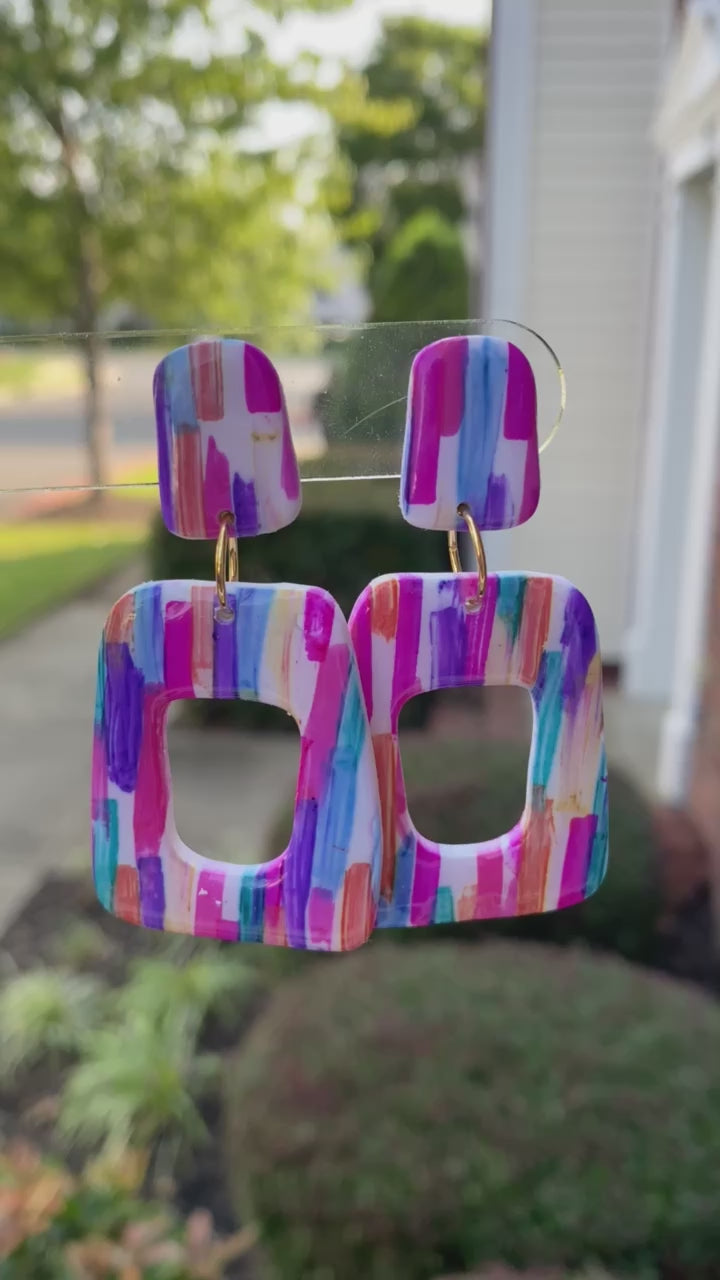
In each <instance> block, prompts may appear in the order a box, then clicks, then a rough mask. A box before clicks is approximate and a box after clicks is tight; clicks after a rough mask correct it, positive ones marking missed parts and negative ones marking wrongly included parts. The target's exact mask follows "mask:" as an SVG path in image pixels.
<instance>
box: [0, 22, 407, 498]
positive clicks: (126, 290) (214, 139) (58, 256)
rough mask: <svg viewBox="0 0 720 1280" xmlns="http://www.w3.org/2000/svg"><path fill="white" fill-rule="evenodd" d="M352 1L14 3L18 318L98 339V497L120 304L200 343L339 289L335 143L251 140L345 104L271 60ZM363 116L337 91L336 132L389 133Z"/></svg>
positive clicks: (346, 86)
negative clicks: (267, 115)
mask: <svg viewBox="0 0 720 1280" xmlns="http://www.w3.org/2000/svg"><path fill="white" fill-rule="evenodd" d="M345 3H347V0H282V3H279V2H277V0H247V2H246V3H245V4H244V5H243V6H242V8H240V7H238V10H237V13H236V14H235V15H234V16H233V21H232V23H228V21H227V15H226V18H225V22H224V26H223V27H222V28H221V29H218V23H217V22H216V21H215V19H214V18H213V12H214V10H213V6H212V4H211V2H210V0H0V278H1V279H2V309H3V313H4V315H5V316H6V317H9V318H11V319H12V320H14V321H15V322H19V321H23V322H29V323H31V324H35V325H39V324H44V323H53V324H57V323H58V322H60V323H65V324H66V325H67V326H68V327H70V328H72V329H74V330H77V331H78V332H82V333H83V334H86V335H87V337H86V338H85V341H84V353H85V364H86V370H87V404H86V436H87V445H88V455H89V470H90V478H91V483H92V484H93V485H101V484H102V483H104V481H105V479H106V475H107V447H108V436H109V429H108V425H107V421H106V414H105V411H104V405H103V394H102V378H101V370H100V361H101V355H102V346H101V342H100V338H99V336H98V331H99V328H100V324H101V319H102V316H103V314H104V312H105V308H107V307H108V306H109V305H110V304H112V303H113V302H124V303H126V304H130V305H131V306H132V307H133V309H134V310H135V311H136V312H138V313H140V314H145V315H147V316H149V317H152V320H153V323H156V324H169V325H178V326H181V327H185V328H191V327H193V326H196V325H199V326H202V325H205V324H207V325H211V324H212V325H217V326H227V327H233V328H246V327H251V326H253V325H257V324H260V323H262V324H267V323H269V324H272V323H273V322H277V321H278V320H282V321H283V322H284V323H291V322H292V321H293V320H294V319H300V318H302V316H303V314H304V313H305V309H306V307H307V304H308V301H309V297H310V291H311V287H312V286H315V285H317V284H319V283H322V279H323V266H324V263H325V262H326V261H327V260H328V253H327V250H328V248H329V246H330V245H331V243H332V227H331V221H330V218H329V216H328V214H327V200H326V192H325V191H324V184H325V183H326V182H327V184H328V186H329V187H332V188H333V189H334V190H335V197H334V198H336V199H337V198H339V196H338V188H337V185H336V184H337V181H338V180H340V182H342V178H341V175H339V174H338V170H337V168H336V167H335V166H334V165H333V153H332V138H331V136H330V135H329V134H328V133H325V134H324V135H323V136H322V137H319V138H318V139H309V140H306V141H305V142H304V143H302V144H299V146H298V147H297V148H294V149H293V150H292V151H288V150H287V149H279V150H274V151H273V150H270V149H268V147H267V145H263V142H264V141H265V142H266V138H265V139H264V135H263V133H262V130H259V131H258V130H257V128H255V132H254V136H253V135H252V134H250V135H249V134H248V131H249V130H250V131H252V130H253V128H254V127H255V126H256V124H257V112H258V109H259V108H261V107H262V106H263V105H264V104H266V103H267V102H269V101H272V100H284V101H290V102H291V101H305V102H315V103H317V104H319V105H324V104H326V102H327V100H328V93H327V92H325V93H323V91H322V90H321V89H319V88H318V87H317V77H316V76H315V74H314V72H315V66H314V62H313V59H312V58H310V57H303V58H301V59H298V60H297V61H296V63H295V64H294V65H293V66H292V67H290V68H283V67H279V66H276V65H274V64H273V62H272V60H271V58H270V57H269V54H268V50H267V46H266V40H265V38H264V34H263V33H264V32H266V31H267V28H268V24H269V23H270V22H272V20H273V19H274V18H277V17H279V16H284V15H286V14H287V13H288V12H289V11H291V10H293V9H298V8H303V9H330V8H338V7H342V5H343V4H345ZM228 44H231V46H232V50H233V51H231V52H229V51H228ZM363 101H364V87H363V82H362V80H361V77H359V76H352V75H347V76H345V77H344V78H343V79H342V81H341V82H340V84H339V85H337V86H336V87H335V89H334V90H333V92H332V102H333V110H334V112H335V115H336V118H337V119H338V120H341V121H352V120H356V119H357V118H358V113H359V115H360V117H362V118H364V122H365V123H364V126H363V127H367V128H370V130H371V131H372V127H373V126H372V120H373V110H374V119H375V121H376V124H377V125H378V127H380V128H389V127H395V125H394V122H393V120H392V118H390V123H389V124H388V123H387V122H386V121H385V114H386V113H385V114H384V113H383V111H382V110H381V109H379V107H381V104H379V106H378V107H376V108H373V105H372V104H368V107H367V111H366V112H365V115H364V116H363ZM405 116H407V108H406V107H404V106H402V105H401V108H400V114H399V116H398V117H397V118H398V119H399V120H402V119H403V118H404V117H405ZM390 117H392V112H391V113H390ZM303 149H304V151H305V157H304V158H305V159H306V160H307V163H305V164H303V163H301V160H302V159H303V154H302V153H303ZM323 149H324V150H323ZM309 152H312V154H308V153H309ZM298 153H300V154H298Z"/></svg>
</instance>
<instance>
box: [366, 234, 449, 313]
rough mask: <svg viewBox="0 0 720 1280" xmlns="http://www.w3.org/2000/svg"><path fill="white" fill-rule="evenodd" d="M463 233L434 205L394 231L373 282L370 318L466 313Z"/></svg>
mask: <svg viewBox="0 0 720 1280" xmlns="http://www.w3.org/2000/svg"><path fill="white" fill-rule="evenodd" d="M469 286H470V282H469V277H468V269H467V265H466V262H465V252H464V250H463V242H462V235H461V233H460V231H459V229H458V227H457V226H455V225H454V224H453V223H452V222H450V221H449V220H448V219H447V218H445V217H443V215H442V214H441V213H438V211H437V209H420V210H418V212H417V213H415V214H414V215H413V216H412V217H411V218H410V219H409V220H408V221H407V222H406V223H405V224H404V226H402V227H401V228H400V229H399V231H397V232H396V233H395V235H394V236H393V238H392V240H391V241H390V244H389V245H388V248H387V252H386V253H385V254H384V255H383V260H382V263H381V264H380V265H379V267H378V270H377V272H376V273H375V278H374V282H373V320H379V321H397V320H459V319H460V318H461V317H462V316H466V315H467V313H468V297H469Z"/></svg>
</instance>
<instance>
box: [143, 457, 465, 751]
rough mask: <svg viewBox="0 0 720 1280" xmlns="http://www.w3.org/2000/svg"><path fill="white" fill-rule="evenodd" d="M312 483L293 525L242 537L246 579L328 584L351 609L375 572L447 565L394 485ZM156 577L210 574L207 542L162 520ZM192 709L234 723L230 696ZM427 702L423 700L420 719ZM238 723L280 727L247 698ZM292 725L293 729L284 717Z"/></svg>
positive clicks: (154, 554)
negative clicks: (406, 517) (406, 511)
mask: <svg viewBox="0 0 720 1280" xmlns="http://www.w3.org/2000/svg"><path fill="white" fill-rule="evenodd" d="M349 488H350V486H347V485H331V484H323V485H307V486H305V488H304V490H303V513H302V515H301V517H300V519H299V520H297V521H296V522H295V524H293V525H292V526H291V527H290V528H288V529H281V530H280V532H279V533H275V534H273V536H272V538H256V539H244V540H243V542H242V546H241V550H240V557H241V560H240V563H241V569H240V572H241V576H242V578H243V581H250V582H253V581H256V582H297V583H312V584H313V585H315V586H319V587H324V588H325V589H326V590H327V591H329V592H330V594H331V595H332V596H334V598H335V599H336V600H337V602H338V604H339V605H340V608H341V609H342V610H343V612H344V613H345V614H346V615H348V614H349V613H350V610H351V608H352V606H353V605H354V603H355V601H356V599H357V597H358V596H359V595H360V592H361V591H362V590H363V588H364V587H366V586H367V584H368V582H369V581H370V580H371V578H373V577H375V576H377V575H379V574H382V573H388V572H390V571H391V570H392V571H396V570H397V571H401V570H402V571H411V570H421V569H424V570H426V571H427V572H433V571H440V570H442V569H445V568H446V567H447V547H446V544H445V542H444V539H443V538H442V536H440V535H438V536H437V537H436V538H433V537H430V536H428V534H427V533H422V532H419V531H418V530H416V529H412V528H411V527H410V526H409V525H407V524H405V523H404V522H403V521H402V520H401V519H400V516H399V513H398V512H397V506H396V504H397V484H396V482H394V481H390V482H389V483H388V482H382V481H373V482H369V483H368V484H366V485H364V486H363V485H353V486H352V490H353V492H352V493H350V492H348V490H349ZM150 569H151V573H152V576H153V577H154V578H157V579H162V578H205V579H206V578H208V577H210V576H211V572H212V555H211V552H210V549H209V547H208V545H207V544H204V543H193V542H189V541H188V540H186V539H183V538H176V537H174V536H173V535H172V534H170V533H168V532H167V530H166V529H165V526H164V525H163V524H162V521H161V520H159V519H158V520H157V521H156V523H155V526H154V530H153V535H152V541H151V545H150ZM192 710H193V715H195V716H197V717H199V718H201V720H202V721H203V722H210V721H217V720H220V721H223V720H230V721H232V720H233V719H234V718H235V715H237V709H236V708H235V707H234V704H233V703H232V702H227V703H211V702H207V701H205V702H197V703H194V704H193V707H192ZM426 715H427V707H424V706H423V705H422V704H418V709H417V716H418V719H417V720H416V723H417V724H421V723H424V720H425V717H426ZM238 718H239V719H240V722H241V723H242V724H243V725H245V726H250V725H252V726H253V727H256V728H271V729H276V728H277V727H278V720H277V717H276V716H275V715H270V716H269V715H268V709H267V708H266V707H263V705H262V704H261V703H244V704H243V706H242V708H241V713H240V716H239V717H238ZM287 724H288V728H293V729H294V727H295V724H294V721H291V720H290V719H288V720H287Z"/></svg>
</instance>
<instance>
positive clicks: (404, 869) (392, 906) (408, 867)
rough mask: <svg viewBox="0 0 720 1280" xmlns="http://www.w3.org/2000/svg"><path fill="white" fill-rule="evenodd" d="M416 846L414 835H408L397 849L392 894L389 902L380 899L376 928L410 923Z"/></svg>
mask: <svg viewBox="0 0 720 1280" xmlns="http://www.w3.org/2000/svg"><path fill="white" fill-rule="evenodd" d="M416 848H417V845H416V840H415V836H414V835H409V836H406V837H405V839H404V840H403V842H402V844H401V845H400V848H399V849H398V852H397V859H396V862H395V884H394V885H393V895H392V899H391V901H390V902H385V901H384V900H383V899H381V901H380V905H379V907H378V915H377V921H376V927H377V928H378V929H405V928H406V927H407V926H408V925H409V923H410V902H411V898H412V883H413V874H414V871H415V854H416Z"/></svg>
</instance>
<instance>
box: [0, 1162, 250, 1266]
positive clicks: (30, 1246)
mask: <svg viewBox="0 0 720 1280" xmlns="http://www.w3.org/2000/svg"><path fill="white" fill-rule="evenodd" d="M253 1242H254V1232H253V1231H252V1229H250V1228H246V1229H245V1230H244V1231H239V1232H237V1233H236V1234H235V1235H233V1236H230V1237H227V1238H226V1239H224V1240H220V1239H217V1238H216V1237H215V1233H214V1230H213V1224H212V1219H211V1217H210V1215H209V1214H208V1213H207V1212H205V1211H204V1210H196V1211H195V1212H194V1213H192V1214H190V1216H189V1218H188V1219H187V1222H186V1223H184V1224H183V1223H181V1222H180V1221H179V1220H178V1219H177V1217H176V1215H175V1214H173V1213H171V1212H170V1210H169V1209H168V1207H167V1205H159V1204H153V1203H152V1202H148V1201H147V1200H146V1198H145V1197H141V1196H140V1195H139V1194H138V1188H137V1187H136V1186H135V1187H133V1186H125V1185H123V1183H122V1181H119V1180H117V1179H116V1180H112V1181H105V1180H102V1179H99V1178H98V1176H97V1174H96V1173H94V1172H93V1171H86V1172H85V1173H84V1174H83V1175H81V1176H80V1177H71V1176H70V1175H69V1174H68V1173H67V1171H66V1170H64V1169H62V1168H60V1167H58V1166H57V1165H52V1164H49V1163H45V1162H43V1160H42V1159H41V1158H40V1156H39V1155H38V1154H37V1152H35V1151H33V1150H32V1149H31V1148H28V1147H25V1146H20V1145H16V1146H15V1147H14V1148H10V1149H8V1150H7V1151H6V1152H0V1258H2V1259H3V1260H4V1261H3V1267H2V1275H3V1280H116V1277H127V1280H145V1278H146V1280H151V1278H152V1280H161V1277H162V1280H220V1277H221V1276H223V1275H224V1274H225V1266H226V1264H227V1263H228V1262H230V1261H231V1260H232V1259H234V1258H239V1257H241V1256H242V1255H243V1254H246V1253H247V1252H248V1249H249V1248H250V1247H251V1246H252V1244H253Z"/></svg>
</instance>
